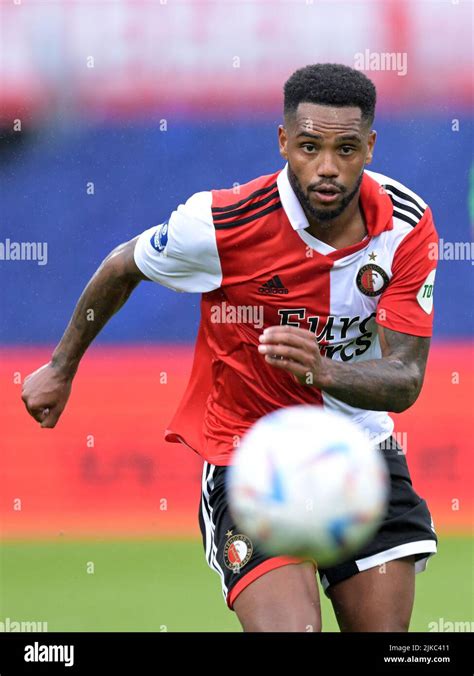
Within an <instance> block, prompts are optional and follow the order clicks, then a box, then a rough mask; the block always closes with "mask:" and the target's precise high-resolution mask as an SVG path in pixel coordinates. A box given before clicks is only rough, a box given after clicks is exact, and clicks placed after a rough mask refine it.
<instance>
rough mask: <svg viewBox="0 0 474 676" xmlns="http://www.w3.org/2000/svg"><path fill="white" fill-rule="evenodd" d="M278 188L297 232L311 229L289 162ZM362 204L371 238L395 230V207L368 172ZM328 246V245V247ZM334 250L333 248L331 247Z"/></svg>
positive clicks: (281, 174) (362, 192)
mask: <svg viewBox="0 0 474 676" xmlns="http://www.w3.org/2000/svg"><path fill="white" fill-rule="evenodd" d="M277 187H278V192H279V193H280V200H281V204H282V206H283V209H284V211H285V213H286V215H287V217H288V220H289V221H290V223H291V225H292V227H293V228H294V229H295V230H302V229H306V228H309V223H308V219H307V218H306V216H305V213H304V211H303V207H302V206H301V204H300V201H299V200H298V198H297V197H296V195H295V193H294V191H293V188H292V187H291V184H290V181H289V179H288V162H287V163H286V164H285V166H284V167H283V169H282V170H281V171H280V173H279V174H278V177H277ZM360 202H361V207H362V210H363V212H364V216H365V220H366V224H367V232H368V235H369V237H376V236H377V235H380V233H381V232H384V230H391V229H392V228H393V221H392V216H393V205H392V202H391V200H390V197H389V196H388V195H387V193H386V192H384V190H383V188H382V186H381V185H380V184H379V183H377V181H375V180H374V179H373V178H371V177H370V176H369V175H368V173H367V172H366V171H364V176H363V178H362V183H361V186H360ZM326 246H327V245H326ZM330 248H332V247H330Z"/></svg>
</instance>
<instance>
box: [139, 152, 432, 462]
mask: <svg viewBox="0 0 474 676" xmlns="http://www.w3.org/2000/svg"><path fill="white" fill-rule="evenodd" d="M287 168H288V167H287V165H286V166H285V167H284V169H283V170H281V171H278V172H276V173H274V174H270V175H268V176H261V177H259V178H257V179H255V180H253V181H250V182H249V183H247V184H245V185H242V186H239V187H238V188H232V189H228V190H211V191H204V192H199V193H196V194H194V195H192V196H191V197H190V198H189V199H188V200H187V202H186V203H185V204H182V205H180V206H179V207H178V208H177V209H176V211H173V213H172V214H171V216H170V218H169V219H168V221H166V222H165V223H162V224H161V225H159V226H155V227H152V228H150V229H149V230H146V231H145V232H144V233H142V235H141V236H140V237H139V239H138V240H137V244H136V247H135V261H136V264H137V266H138V267H139V268H140V270H141V271H142V272H143V273H144V274H145V275H146V276H147V277H149V278H150V279H151V280H153V281H156V282H159V283H160V284H163V285H165V286H167V287H169V288H171V289H175V290H176V291H189V292H200V293H202V297H201V298H202V299H201V322H200V326H199V332H198V337H197V343H196V348H195V355H194V363H193V368H192V373H191V377H190V382H189V385H188V388H187V390H186V393H185V395H184V397H183V399H182V401H181V404H180V406H179V408H178V410H177V411H176V413H175V415H174V417H173V420H172V421H171V423H170V425H169V429H168V430H167V431H166V435H165V438H166V439H167V440H168V441H182V442H183V443H186V444H187V445H189V446H190V447H191V448H192V449H194V450H195V451H196V452H198V453H199V454H200V455H202V456H203V457H204V458H205V459H206V460H207V461H208V462H210V463H212V464H215V465H227V464H229V463H230V462H231V459H230V458H231V454H232V451H233V449H234V448H235V447H236V446H237V445H238V443H239V441H240V438H241V437H242V435H243V434H244V433H245V432H246V430H247V429H248V428H249V427H250V426H251V425H252V424H253V423H254V422H255V421H256V420H257V419H258V418H260V417H261V416H263V415H265V414H266V413H269V412H270V411H273V410H275V409H277V408H281V407H283V406H291V405H295V404H315V405H321V406H325V407H327V408H330V409H335V410H338V411H340V412H342V413H344V414H345V415H347V416H349V417H351V418H352V419H353V420H354V421H355V422H356V423H358V424H359V425H361V426H362V427H363V428H364V429H365V431H366V432H367V433H368V434H370V435H371V436H372V437H373V438H374V440H376V441H382V440H383V439H385V438H386V437H388V436H389V435H390V434H391V433H392V430H393V422H392V420H391V418H390V417H389V415H388V414H387V413H386V412H383V411H369V410H365V409H359V408H355V407H353V406H349V405H348V404H345V403H343V402H341V401H339V400H338V399H336V398H335V397H333V396H330V395H328V394H326V393H325V392H323V391H320V390H318V389H317V388H315V387H312V386H308V385H301V384H299V383H298V382H297V381H296V380H295V379H294V378H293V376H292V375H291V374H289V373H287V372H286V371H283V370H281V369H276V368H274V367H272V366H270V365H269V364H267V362H266V361H265V359H264V357H263V356H262V355H261V354H260V353H259V352H258V349H257V348H258V345H259V336H260V334H261V333H262V332H263V329H264V328H266V327H267V326H274V325H278V324H291V325H293V326H298V327H301V328H307V329H308V331H312V332H313V333H314V334H315V336H316V338H317V340H318V342H319V345H320V349H321V352H322V354H324V355H326V356H327V357H329V358H331V359H335V360H338V361H343V362H346V361H347V362H356V361H363V360H367V359H377V358H380V357H381V350H380V344H379V339H378V335H377V324H380V325H382V326H384V327H387V328H389V329H393V330H394V331H400V332H402V333H408V334H411V335H415V336H430V335H431V331H432V323H433V283H434V277H435V268H436V258H437V257H436V246H437V241H438V240H437V235H436V231H435V228H434V225H433V220H432V215H431V211H430V209H429V207H427V205H426V204H425V202H424V201H423V200H422V199H421V197H419V196H418V195H416V194H415V193H413V192H412V191H411V190H409V189H408V188H406V187H405V186H404V185H402V184H400V183H398V182H397V181H395V180H393V179H391V178H389V177H387V176H383V175H382V174H377V173H374V172H371V171H365V172H364V176H363V180H362V184H361V191H360V204H361V208H362V210H363V213H364V217H365V221H366V226H367V235H366V237H365V238H364V239H363V240H362V241H361V242H359V243H357V244H354V245H352V246H349V247H346V248H343V249H334V248H333V247H331V246H329V245H328V244H325V243H324V242H322V241H320V240H318V239H316V238H315V237H313V236H312V235H310V234H309V233H308V232H307V231H306V228H308V227H309V224H308V221H307V219H306V216H305V214H304V212H303V209H302V207H301V204H300V202H299V201H298V199H297V197H296V195H295V193H294V192H293V189H292V187H291V185H290V183H289V180H288V173H287ZM289 450H290V449H289Z"/></svg>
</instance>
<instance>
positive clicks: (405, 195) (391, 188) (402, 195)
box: [382, 183, 426, 218]
mask: <svg viewBox="0 0 474 676" xmlns="http://www.w3.org/2000/svg"><path fill="white" fill-rule="evenodd" d="M382 187H383V188H384V189H385V190H387V191H389V192H393V194H394V195H396V196H397V197H400V198H401V199H403V200H405V201H406V202H411V204H414V205H415V206H416V207H417V208H418V211H419V214H420V218H421V216H423V214H424V212H425V210H426V207H424V206H423V205H422V204H420V203H419V202H417V201H416V199H414V198H413V197H412V196H411V195H409V194H408V193H406V192H403V191H402V190H399V189H398V188H396V187H395V186H394V185H391V184H390V183H384V184H383V186H382ZM389 197H390V195H389Z"/></svg>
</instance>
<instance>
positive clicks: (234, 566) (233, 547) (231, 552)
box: [224, 533, 253, 573]
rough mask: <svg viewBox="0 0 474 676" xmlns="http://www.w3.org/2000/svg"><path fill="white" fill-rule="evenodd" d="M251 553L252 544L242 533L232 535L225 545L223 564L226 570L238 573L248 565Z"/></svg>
mask: <svg viewBox="0 0 474 676" xmlns="http://www.w3.org/2000/svg"><path fill="white" fill-rule="evenodd" d="M252 552H253V545H252V542H251V540H250V539H249V538H248V537H247V536H246V535H242V533H238V534H237V535H232V537H230V538H229V539H228V540H227V542H226V543H225V547H224V563H225V565H226V566H227V568H230V569H231V570H233V571H234V572H236V573H238V572H239V570H240V569H241V568H242V567H243V566H245V564H246V563H248V561H249V559H250V557H251V556H252Z"/></svg>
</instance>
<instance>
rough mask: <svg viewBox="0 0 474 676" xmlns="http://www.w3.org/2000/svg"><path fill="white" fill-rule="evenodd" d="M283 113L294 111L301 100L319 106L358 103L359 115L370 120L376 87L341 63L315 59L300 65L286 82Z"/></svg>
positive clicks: (287, 113)
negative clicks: (311, 62)
mask: <svg viewBox="0 0 474 676" xmlns="http://www.w3.org/2000/svg"><path fill="white" fill-rule="evenodd" d="M284 94H285V98H284V113H285V117H289V116H291V115H292V114H293V113H295V112H296V109H297V108H298V105H299V104H300V103H316V104H318V105H322V106H336V107H343V106H357V107H358V108H360V109H361V112H362V119H363V120H364V121H366V122H367V123H368V124H370V125H371V124H372V122H373V121H374V116H375V103H376V100H377V90H376V89H375V85H374V83H373V82H372V80H369V78H368V77H367V76H366V75H364V74H363V73H361V71H360V70H355V69H354V68H350V67H349V66H344V65H343V64H341V63H315V64H313V65H311V66H305V67H304V68H299V69H298V70H296V71H295V72H294V73H293V75H291V77H290V78H289V79H288V80H287V81H286V82H285V86H284Z"/></svg>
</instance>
